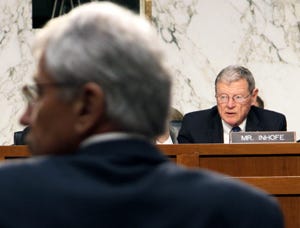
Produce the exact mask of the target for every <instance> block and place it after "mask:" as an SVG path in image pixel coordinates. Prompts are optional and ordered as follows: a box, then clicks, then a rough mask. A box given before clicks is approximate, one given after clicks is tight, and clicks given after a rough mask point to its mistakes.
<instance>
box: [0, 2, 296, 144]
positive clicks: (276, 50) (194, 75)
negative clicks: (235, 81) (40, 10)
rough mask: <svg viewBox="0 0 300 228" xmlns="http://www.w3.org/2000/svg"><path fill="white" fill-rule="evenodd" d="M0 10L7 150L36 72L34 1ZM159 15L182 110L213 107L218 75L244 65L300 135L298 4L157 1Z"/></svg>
mask: <svg viewBox="0 0 300 228" xmlns="http://www.w3.org/2000/svg"><path fill="white" fill-rule="evenodd" d="M0 9H1V14H0V58H1V61H0V72H1V74H0V95H1V99H0V108H1V110H2V113H1V114H2V115H1V121H0V130H1V132H2V134H1V136H2V137H1V141H0V145H9V144H12V142H13V132H14V131H18V130H21V129H22V126H21V125H20V124H19V118H20V115H21V114H22V112H23V110H24V108H25V107H24V106H25V103H24V102H23V98H22V96H21V93H20V90H21V87H22V86H23V84H24V83H26V82H27V81H29V80H30V78H31V75H32V73H33V70H34V62H33V58H32V55H31V52H30V45H31V42H32V39H33V35H34V31H33V30H32V29H31V0H1V1H0ZM152 15H153V22H154V25H155V26H156V27H157V31H158V34H159V36H160V38H161V41H162V43H163V45H164V46H165V48H166V49H167V53H168V61H169V63H170V66H171V67H172V70H173V72H174V82H175V83H174V91H173V105H174V106H175V107H176V108H178V109H179V110H180V111H182V112H183V113H187V112H190V111H194V110H198V109H204V108H209V107H211V106H212V105H214V104H215V99H214V79H215V77H216V74H217V73H218V72H219V71H220V70H221V69H222V68H224V67H225V66H227V65H229V64H242V65H244V66H246V67H248V68H249V69H250V70H251V71H252V72H253V74H254V76H255V78H256V82H257V87H258V88H259V89H260V95H261V97H262V98H263V99H264V101H265V105H266V108H268V109H271V110H275V111H279V112H282V113H284V114H285V115H286V116H287V120H288V129H289V130H293V131H297V135H298V138H300V121H298V118H297V117H298V115H299V112H300V108H299V107H298V105H297V104H298V103H297V100H298V97H300V89H298V84H300V76H299V75H300V61H299V58H300V51H299V50H300V42H299V40H300V32H299V27H300V1H299V0H273V1H272V0H252V1H247V0H239V1H235V0H210V1H207V0H153V2H152Z"/></svg>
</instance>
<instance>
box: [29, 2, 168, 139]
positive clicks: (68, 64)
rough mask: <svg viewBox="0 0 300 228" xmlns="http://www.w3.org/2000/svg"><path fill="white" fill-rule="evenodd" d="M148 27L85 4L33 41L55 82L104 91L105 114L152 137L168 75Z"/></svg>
mask: <svg viewBox="0 0 300 228" xmlns="http://www.w3.org/2000/svg"><path fill="white" fill-rule="evenodd" d="M161 50H162V49H161V48H160V45H159V44H158V38H157V35H156V32H155V30H154V29H153V28H152V26H151V25H150V23H149V22H148V21H147V20H146V19H144V18H142V17H140V16H139V15H136V14H134V13H133V12H131V11H129V10H127V9H125V8H122V7H120V6H117V5H115V4H113V3H108V2H98V3H96V2H94V3H88V4H84V5H82V6H79V7H77V8H75V9H74V10H72V11H71V12H70V13H69V14H66V15H64V16H61V17H59V18H56V19H54V20H51V21H50V22H49V23H48V24H47V25H46V26H45V27H44V28H43V29H42V30H41V31H40V32H39V33H38V34H37V37H36V42H35V46H34V47H33V52H34V56H35V58H36V59H37V60H39V59H41V58H42V59H43V60H44V63H45V69H46V72H47V73H49V75H50V76H51V77H52V78H53V79H54V80H55V81H56V82H58V83H64V84H66V83H69V84H71V85H78V86H77V87H76V86H75V91H73V94H72V96H75V94H76V93H79V92H80V86H82V85H84V84H85V83H87V82H95V83H97V84H99V85H100V86H101V88H102V90H103V92H104V96H105V105H106V111H107V112H106V115H107V116H108V117H109V118H110V119H111V120H112V121H114V122H115V123H117V124H119V126H121V127H122V129H123V130H124V131H126V132H131V133H137V134H142V135H144V136H146V137H148V138H149V137H150V138H154V137H156V136H157V135H160V134H161V133H163V131H164V126H165V121H166V119H167V116H168V114H169V105H170V90H171V77H170V73H169V71H168V69H167V68H166V66H165V65H164V60H163V55H162V51H161Z"/></svg>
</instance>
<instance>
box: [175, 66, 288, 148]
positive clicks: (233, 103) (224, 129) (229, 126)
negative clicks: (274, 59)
mask: <svg viewBox="0 0 300 228" xmlns="http://www.w3.org/2000/svg"><path fill="white" fill-rule="evenodd" d="M215 93H216V100H217V106H214V107H212V108H211V109H207V110H201V111H196V112H191V113H188V114H186V115H185V116H184V118H183V121H182V125H181V129H180V131H179V135H178V142H179V143H229V135H230V132H231V131H232V130H233V131H286V125H287V124H286V118H285V116H284V115H283V114H280V113H277V112H274V111H270V110H264V109H261V108H257V107H255V106H253V105H252V104H253V103H254V101H255V100H256V97H257V94H258V89H257V88H255V80H254V78H253V75H252V73H251V72H250V71H249V70H248V69H247V68H245V67H242V66H237V65H233V66H228V67H226V68H224V69H223V70H222V71H221V72H220V73H219V74H218V76H217V78H216V80H215Z"/></svg>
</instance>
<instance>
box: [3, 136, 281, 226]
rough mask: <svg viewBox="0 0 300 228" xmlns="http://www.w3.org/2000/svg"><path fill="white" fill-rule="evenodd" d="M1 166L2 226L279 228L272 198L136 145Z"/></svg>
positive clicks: (105, 145) (110, 144) (122, 143)
mask: <svg viewBox="0 0 300 228" xmlns="http://www.w3.org/2000/svg"><path fill="white" fill-rule="evenodd" d="M12 162H14V163H13V164H4V165H2V166H1V167H0V183H1V194H0V202H1V204H0V227H1V228H6V227H10V228H15V227H16V228H19V227H22V228H41V227H43V228H45V227H51V228H53V227H55V228H58V227H72V228H73V227H75V228H76V227H83V228H87V227H88V228H93V227H102V228H120V227H128V228H141V227H142V228H177V227H178V228H183V227H184V228H196V227H197V228H200V227H203V228H204V227H205V228H208V227H212V228H217V227H218V228H220V227H228V228H232V227H234V228H253V227H255V228H268V227H270V228H271V227H272V228H281V227H283V225H282V223H283V221H282V214H281V212H280V210H279V208H278V205H277V203H276V202H275V201H274V200H273V198H271V197H269V196H267V195H266V194H264V193H262V192H260V191H258V190H256V189H253V188H250V187H249V186H248V185H246V184H242V183H240V182H236V181H234V180H230V179H229V178H224V177H223V176H221V175H218V174H213V173H210V172H207V171H201V170H198V171H195V170H188V169H185V168H180V167H178V166H176V165H175V164H174V163H173V162H170V161H168V160H167V159H166V158H165V156H164V155H162V154H161V153H159V152H158V151H157V149H156V147H155V146H154V145H152V144H150V143H148V142H146V141H143V140H140V139H130V140H112V141H107V142H101V143H96V144H93V145H90V146H87V147H84V148H81V149H80V150H79V151H77V152H76V153H75V154H73V155H60V156H42V157H40V158H29V159H27V160H25V161H24V162H21V163H16V161H12Z"/></svg>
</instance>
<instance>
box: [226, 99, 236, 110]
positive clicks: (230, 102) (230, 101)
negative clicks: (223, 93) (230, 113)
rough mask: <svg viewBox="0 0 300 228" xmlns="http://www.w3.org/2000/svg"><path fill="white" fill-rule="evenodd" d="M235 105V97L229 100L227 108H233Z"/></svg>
mask: <svg viewBox="0 0 300 228" xmlns="http://www.w3.org/2000/svg"><path fill="white" fill-rule="evenodd" d="M235 104H236V103H235V101H234V99H233V97H229V98H228V102H227V106H228V107H230V108H231V107H234V106H235Z"/></svg>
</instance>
